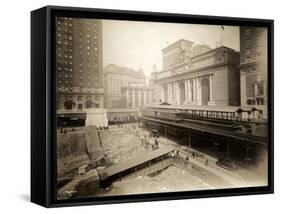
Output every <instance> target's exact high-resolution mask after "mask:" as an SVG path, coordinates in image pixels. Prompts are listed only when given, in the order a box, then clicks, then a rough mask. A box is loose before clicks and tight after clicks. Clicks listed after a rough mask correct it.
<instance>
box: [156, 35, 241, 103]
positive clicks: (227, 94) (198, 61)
mask: <svg viewBox="0 0 281 214" xmlns="http://www.w3.org/2000/svg"><path fill="white" fill-rule="evenodd" d="M180 41H181V40H180ZM176 43H177V42H176ZM190 44H191V43H190ZM173 46H174V44H172V45H171V47H173ZM189 48H191V47H189ZM166 49H167V48H166ZM169 50H170V51H171V52H172V50H171V49H169ZM179 57H180V59H174V61H175V62H174V64H173V65H172V64H171V61H169V64H170V66H169V67H168V68H166V69H165V68H164V69H163V70H162V71H160V72H156V73H154V75H153V79H152V82H153V85H154V87H155V88H154V90H155V97H158V98H159V100H157V101H158V102H163V101H164V102H167V103H169V104H173V105H211V106H215V105H223V106H233V105H234V106H235V105H240V74H239V68H238V65H239V53H238V52H236V51H235V50H233V49H230V48H228V47H224V46H222V47H219V48H216V49H212V50H209V51H207V52H203V53H201V54H198V55H194V56H193V55H189V54H188V53H187V54H184V53H183V54H182V55H179ZM165 60H166V57H165V56H163V61H165ZM169 60H170V59H169ZM164 64H166V63H165V62H163V65H164Z"/></svg>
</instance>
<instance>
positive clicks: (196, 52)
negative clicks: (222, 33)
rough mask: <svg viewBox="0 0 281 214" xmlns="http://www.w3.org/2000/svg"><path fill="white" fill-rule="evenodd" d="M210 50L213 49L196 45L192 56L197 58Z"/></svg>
mask: <svg viewBox="0 0 281 214" xmlns="http://www.w3.org/2000/svg"><path fill="white" fill-rule="evenodd" d="M210 50H212V48H211V47H210V46H208V45H202V44H200V45H194V46H193V47H192V56H197V55H200V54H202V53H205V52H208V51H210Z"/></svg>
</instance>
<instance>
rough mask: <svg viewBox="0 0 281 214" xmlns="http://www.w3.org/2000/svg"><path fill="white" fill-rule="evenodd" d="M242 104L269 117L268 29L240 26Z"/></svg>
mask: <svg viewBox="0 0 281 214" xmlns="http://www.w3.org/2000/svg"><path fill="white" fill-rule="evenodd" d="M240 49H241V52H240V75H241V77H240V80H241V105H242V106H249V107H256V108H257V109H262V110H263V116H264V117H267V87H268V86H267V29H266V28H257V27H240Z"/></svg>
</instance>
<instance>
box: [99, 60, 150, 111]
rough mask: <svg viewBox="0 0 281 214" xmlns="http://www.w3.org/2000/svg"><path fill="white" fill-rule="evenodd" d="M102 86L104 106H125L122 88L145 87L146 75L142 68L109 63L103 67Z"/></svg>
mask: <svg viewBox="0 0 281 214" xmlns="http://www.w3.org/2000/svg"><path fill="white" fill-rule="evenodd" d="M104 86H105V100H104V103H105V107H106V108H107V109H110V108H113V109H114V108H115V109H118V108H125V107H126V104H125V103H124V102H125V100H124V99H123V98H124V97H123V98H122V88H126V87H131V88H132V87H135V86H136V87H140V86H141V87H145V86H146V77H145V75H144V72H143V70H142V69H139V70H133V69H132V68H127V67H124V66H118V65H115V64H109V65H107V66H106V67H105V68H104ZM122 99H123V100H122Z"/></svg>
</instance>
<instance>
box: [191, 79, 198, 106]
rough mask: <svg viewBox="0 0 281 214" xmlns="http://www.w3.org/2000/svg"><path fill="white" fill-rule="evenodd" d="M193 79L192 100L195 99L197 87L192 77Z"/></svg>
mask: <svg viewBox="0 0 281 214" xmlns="http://www.w3.org/2000/svg"><path fill="white" fill-rule="evenodd" d="M192 81H193V101H197V87H196V81H195V78H193V79H192Z"/></svg>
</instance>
